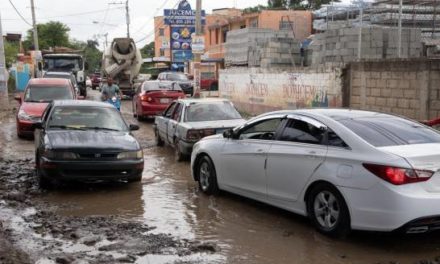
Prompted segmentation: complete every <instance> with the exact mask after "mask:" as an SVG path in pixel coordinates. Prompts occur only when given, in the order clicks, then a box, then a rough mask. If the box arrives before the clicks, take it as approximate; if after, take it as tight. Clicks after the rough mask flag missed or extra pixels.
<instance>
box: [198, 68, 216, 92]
mask: <svg viewBox="0 0 440 264" xmlns="http://www.w3.org/2000/svg"><path fill="white" fill-rule="evenodd" d="M200 88H201V89H202V90H205V91H218V79H217V78H216V76H215V73H214V72H202V73H201V79H200Z"/></svg>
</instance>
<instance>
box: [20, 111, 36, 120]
mask: <svg viewBox="0 0 440 264" xmlns="http://www.w3.org/2000/svg"><path fill="white" fill-rule="evenodd" d="M18 119H20V120H25V121H33V122H38V121H39V120H40V118H39V117H36V116H31V115H29V114H27V113H26V112H25V111H24V110H23V109H20V111H18Z"/></svg>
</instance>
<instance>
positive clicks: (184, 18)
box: [164, 0, 206, 26]
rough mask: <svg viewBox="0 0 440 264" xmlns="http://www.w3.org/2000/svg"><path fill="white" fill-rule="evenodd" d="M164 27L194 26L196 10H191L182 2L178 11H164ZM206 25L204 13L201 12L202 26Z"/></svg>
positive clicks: (188, 5)
mask: <svg viewBox="0 0 440 264" xmlns="http://www.w3.org/2000/svg"><path fill="white" fill-rule="evenodd" d="M164 23H165V25H172V26H178V25H183V26H185V25H195V24H196V10H192V8H191V5H190V4H189V3H188V2H187V1H186V0H183V1H181V2H180V4H179V8H178V9H165V10H164ZM205 24H206V12H205V10H202V25H205Z"/></svg>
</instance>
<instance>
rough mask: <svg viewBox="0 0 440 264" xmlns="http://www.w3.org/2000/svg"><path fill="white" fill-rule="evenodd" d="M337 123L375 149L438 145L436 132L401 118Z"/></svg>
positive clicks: (379, 118)
mask: <svg viewBox="0 0 440 264" xmlns="http://www.w3.org/2000/svg"><path fill="white" fill-rule="evenodd" d="M339 122H340V123H342V124H343V125H344V126H346V127H347V128H348V129H350V130H351V131H353V132H354V133H355V134H357V135H358V136H360V137H361V138H363V139H364V140H365V141H367V142H368V143H370V144H371V145H373V146H375V147H388V146H399V145H412V144H428V143H440V134H439V133H438V132H436V131H434V130H433V129H430V128H427V127H425V126H423V125H421V124H419V123H416V122H412V121H409V120H406V119H403V118H398V117H374V118H360V119H346V120H340V121H339Z"/></svg>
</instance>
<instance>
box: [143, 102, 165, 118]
mask: <svg viewBox="0 0 440 264" xmlns="http://www.w3.org/2000/svg"><path fill="white" fill-rule="evenodd" d="M167 107H168V105H165V104H164V105H152V104H147V103H142V115H143V116H156V115H162V113H163V111H165V109H167Z"/></svg>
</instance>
